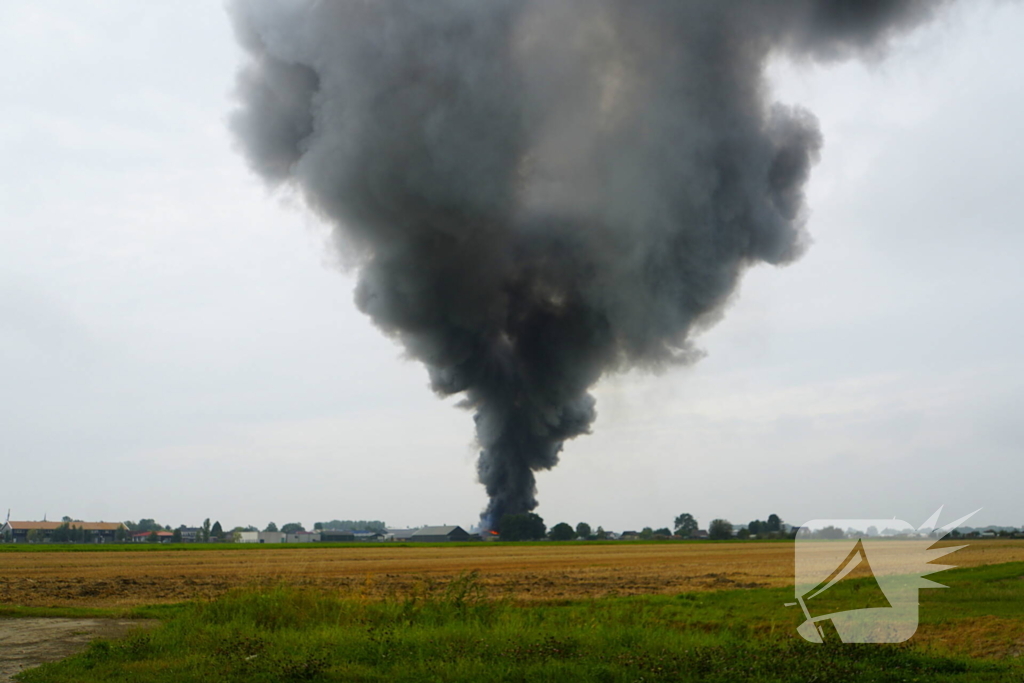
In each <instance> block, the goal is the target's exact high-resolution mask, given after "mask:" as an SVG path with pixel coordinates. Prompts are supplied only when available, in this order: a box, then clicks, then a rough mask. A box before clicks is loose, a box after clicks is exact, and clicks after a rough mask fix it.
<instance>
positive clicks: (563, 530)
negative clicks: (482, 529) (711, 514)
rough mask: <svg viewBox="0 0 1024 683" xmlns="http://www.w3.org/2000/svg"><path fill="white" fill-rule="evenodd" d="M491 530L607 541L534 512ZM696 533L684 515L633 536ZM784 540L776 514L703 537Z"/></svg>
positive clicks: (722, 526)
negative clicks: (548, 523) (548, 521)
mask: <svg viewBox="0 0 1024 683" xmlns="http://www.w3.org/2000/svg"><path fill="white" fill-rule="evenodd" d="M494 531H496V532H497V533H498V536H499V537H500V538H501V540H503V541H538V540H542V539H545V538H546V539H549V540H552V541H572V540H577V539H578V540H584V541H590V540H596V541H601V540H605V539H607V538H610V536H609V534H608V532H606V531H605V530H604V528H603V527H600V526H599V527H597V530H596V531H594V530H593V529H592V528H591V526H590V525H589V524H587V523H586V522H580V523H579V524H577V525H576V527H575V528H573V526H572V525H570V524H568V523H567V522H559V523H558V524H555V525H554V526H553V527H551V529H548V528H547V526H546V525H545V524H544V519H543V518H542V517H541V516H540V515H538V514H536V513H534V512H526V513H520V514H514V515H504V516H503V517H502V518H501V519H500V520H499V521H498V524H497V527H496V528H495V529H494ZM699 532H700V527H699V524H698V523H697V519H696V517H694V516H693V515H692V514H690V513H688V512H684V513H682V514H680V515H678V516H677V517H676V518H675V520H674V524H673V527H672V528H669V527H667V526H666V527H661V528H659V529H653V528H651V527H644V528H643V529H642V530H641V531H639V532H637V533H636V537H637V538H641V539H655V538H665V539H668V538H679V539H692V538H704V537H705V536H704V535H703V534H700V533H699ZM625 533H629V532H625ZM786 537H791V534H790V532H788V531H786V530H785V529H784V526H783V521H782V518H780V517H779V516H778V515H776V514H771V515H768V519H767V520H764V521H762V520H759V519H758V520H754V521H752V522H750V523H749V524H747V526H745V527H740V528H738V529H737V528H734V527H733V525H732V523H731V522H729V521H728V520H726V519H713V520H711V523H710V524H709V525H708V529H707V536H706V538H709V539H711V540H726V539H741V540H742V539H748V538H786Z"/></svg>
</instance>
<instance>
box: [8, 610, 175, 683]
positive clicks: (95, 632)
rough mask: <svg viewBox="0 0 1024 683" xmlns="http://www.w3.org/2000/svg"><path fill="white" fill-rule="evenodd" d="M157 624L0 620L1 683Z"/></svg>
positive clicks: (100, 620)
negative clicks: (98, 641) (93, 644)
mask: <svg viewBox="0 0 1024 683" xmlns="http://www.w3.org/2000/svg"><path fill="white" fill-rule="evenodd" d="M155 623H156V622H155V621H149V620H141V621H140V620H138V619H0V683H8V682H9V681H12V680H13V678H12V676H14V675H15V674H16V673H18V672H19V671H22V670H24V669H28V668H31V667H34V666H39V665H40V664H45V663H46V662H56V661H58V660H60V659H64V658H65V657H67V656H69V655H73V654H75V653H76V652H80V651H82V650H84V649H85V647H86V646H87V645H88V644H89V643H90V642H91V641H93V640H95V639H96V638H120V637H121V636H123V635H125V634H126V633H128V631H130V630H131V629H133V628H148V627H150V626H152V625H153V624H155Z"/></svg>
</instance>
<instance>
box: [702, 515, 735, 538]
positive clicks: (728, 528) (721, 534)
mask: <svg viewBox="0 0 1024 683" xmlns="http://www.w3.org/2000/svg"><path fill="white" fill-rule="evenodd" d="M708 538H710V539H712V540H714V541H722V540H725V539H728V538H732V524H730V523H729V520H726V519H713V520H711V524H710V525H709V526H708Z"/></svg>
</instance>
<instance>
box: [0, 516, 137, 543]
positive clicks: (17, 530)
mask: <svg viewBox="0 0 1024 683" xmlns="http://www.w3.org/2000/svg"><path fill="white" fill-rule="evenodd" d="M62 524H64V522H14V521H9V522H6V523H4V525H3V526H2V527H0V536H5V535H6V534H7V533H8V532H10V535H11V540H12V541H13V542H14V543H27V542H28V535H29V533H30V532H32V531H35V532H36V534H35V535H36V536H39V537H40V540H42V541H46V540H49V539H50V536H51V535H52V534H53V532H54V531H55V530H56V529H57V528H58V527H60V526H61V525H62ZM68 524H69V525H70V526H71V527H74V528H76V529H85V530H86V531H89V532H91V533H92V539H93V540H92V542H93V543H113V542H114V541H115V540H116V537H117V532H118V530H119V529H124V530H125V531H127V527H125V525H124V524H122V523H121V522H69V523H68Z"/></svg>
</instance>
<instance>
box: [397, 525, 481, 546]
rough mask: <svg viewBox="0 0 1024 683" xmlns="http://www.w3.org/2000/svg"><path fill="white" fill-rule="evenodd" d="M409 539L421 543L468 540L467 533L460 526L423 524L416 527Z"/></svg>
mask: <svg viewBox="0 0 1024 683" xmlns="http://www.w3.org/2000/svg"><path fill="white" fill-rule="evenodd" d="M409 540H410V541H421V542H423V543H441V542H444V541H468V540H469V534H468V533H466V531H465V529H463V528H462V527H460V526H425V527H423V528H422V529H417V530H416V531H415V532H414V533H413V535H412V536H410V537H409Z"/></svg>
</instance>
